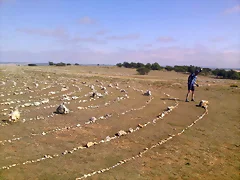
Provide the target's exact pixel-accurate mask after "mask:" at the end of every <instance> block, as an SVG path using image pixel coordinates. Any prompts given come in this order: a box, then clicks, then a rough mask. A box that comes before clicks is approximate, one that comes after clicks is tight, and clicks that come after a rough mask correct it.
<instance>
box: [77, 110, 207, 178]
mask: <svg viewBox="0 0 240 180" xmlns="http://www.w3.org/2000/svg"><path fill="white" fill-rule="evenodd" d="M206 114H207V111H206V110H205V112H204V113H203V114H202V115H201V116H200V117H199V118H198V119H196V120H195V121H193V122H192V123H191V124H190V125H188V126H187V127H186V128H184V129H182V131H181V132H179V133H177V134H173V135H170V136H169V137H168V138H166V139H162V140H160V141H159V142H158V143H156V144H154V145H152V146H150V147H149V148H148V147H146V148H144V150H143V151H140V152H139V153H138V154H137V155H135V156H132V157H130V158H127V159H124V160H121V161H119V162H118V163H116V164H115V165H113V166H110V167H107V168H102V169H101V170H98V171H94V172H91V173H88V174H84V175H83V176H81V177H79V178H76V180H80V179H85V178H88V177H91V176H93V175H95V174H101V173H103V172H106V171H110V170H111V169H113V168H116V167H117V166H121V165H123V164H125V163H127V162H129V161H132V160H135V159H137V158H141V157H142V155H144V154H145V153H147V152H148V151H149V150H151V149H153V148H156V147H158V146H160V145H162V144H164V143H166V142H168V141H170V140H172V139H173V138H174V137H177V136H180V135H181V134H183V133H184V132H185V130H187V129H189V128H191V127H192V126H193V125H194V124H196V123H197V122H198V121H199V120H200V119H202V118H203V117H204V116H205V115H206Z"/></svg>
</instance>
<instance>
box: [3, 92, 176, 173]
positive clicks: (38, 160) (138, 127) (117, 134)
mask: <svg viewBox="0 0 240 180" xmlns="http://www.w3.org/2000/svg"><path fill="white" fill-rule="evenodd" d="M151 100H153V98H152V97H150V99H149V100H148V101H147V102H146V104H149V103H150V102H151ZM177 106H178V103H177V102H176V105H175V106H171V108H168V109H167V110H166V111H163V113H161V114H160V115H159V116H158V117H157V118H155V119H153V120H152V123H156V120H158V119H163V117H164V116H165V115H166V114H168V113H170V112H171V111H172V110H173V109H174V108H175V107H177ZM143 107H144V106H142V107H140V108H137V109H135V110H141V109H142V108H143ZM127 112H130V111H126V112H125V113H127ZM109 117H111V116H109ZM96 120H97V119H95V121H89V122H86V123H85V124H90V123H94V122H96ZM149 124H151V122H150V121H149V122H147V123H145V124H143V125H141V124H139V125H138V126H137V127H136V128H135V129H133V128H129V129H128V131H123V130H120V131H118V132H117V133H116V134H115V135H114V136H112V137H110V136H107V137H106V138H105V139H102V140H100V141H99V142H88V143H87V144H86V145H85V146H78V147H75V148H73V149H71V150H65V151H64V152H62V154H53V155H47V154H46V155H44V156H43V157H42V158H38V159H35V160H28V161H25V162H23V163H15V164H12V165H9V166H3V167H1V168H0V169H10V168H13V167H15V166H20V165H26V164H31V163H37V162H40V161H43V160H47V159H52V158H56V157H59V156H60V155H66V154H72V153H74V152H75V151H78V150H82V149H86V148H89V147H91V146H94V145H97V144H101V143H105V142H109V141H111V140H113V139H116V138H119V137H121V136H124V135H127V134H130V133H133V132H135V131H138V130H140V129H141V128H143V127H146V126H147V125H149ZM77 126H78V127H81V125H80V124H78V125H77ZM65 129H70V127H65Z"/></svg>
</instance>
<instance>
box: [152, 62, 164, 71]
mask: <svg viewBox="0 0 240 180" xmlns="http://www.w3.org/2000/svg"><path fill="white" fill-rule="evenodd" d="M151 69H152V70H161V69H162V67H161V66H160V65H159V64H158V63H157V62H155V63H153V64H152V65H151Z"/></svg>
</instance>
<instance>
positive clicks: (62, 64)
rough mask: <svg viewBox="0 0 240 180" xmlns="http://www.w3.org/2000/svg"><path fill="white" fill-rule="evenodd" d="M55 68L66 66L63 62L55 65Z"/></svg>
mask: <svg viewBox="0 0 240 180" xmlns="http://www.w3.org/2000/svg"><path fill="white" fill-rule="evenodd" d="M56 66H66V64H65V63H63V62H60V63H57V64H56Z"/></svg>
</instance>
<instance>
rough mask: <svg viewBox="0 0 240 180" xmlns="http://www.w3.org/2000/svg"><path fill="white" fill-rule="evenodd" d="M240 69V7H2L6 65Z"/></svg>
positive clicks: (77, 0)
mask: <svg viewBox="0 0 240 180" xmlns="http://www.w3.org/2000/svg"><path fill="white" fill-rule="evenodd" d="M49 61H53V62H66V63H80V64H116V63H119V62H124V61H127V62H142V63H154V62H158V63H159V64H160V65H162V66H165V65H171V66H173V65H196V66H203V67H206V66H207V67H216V68H240V0H211V1H209V0H181V1H179V0H111V1H110V0H101V1H100V0H0V62H31V63H45V62H46V63H47V62H49Z"/></svg>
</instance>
